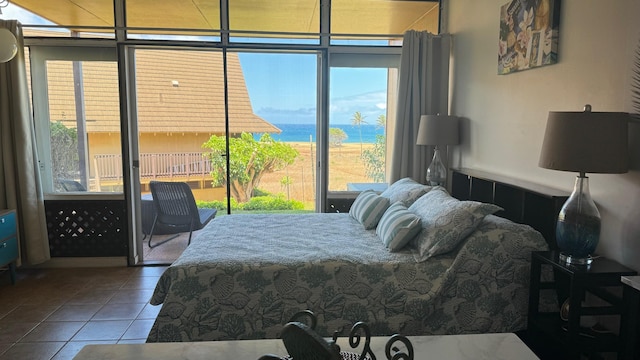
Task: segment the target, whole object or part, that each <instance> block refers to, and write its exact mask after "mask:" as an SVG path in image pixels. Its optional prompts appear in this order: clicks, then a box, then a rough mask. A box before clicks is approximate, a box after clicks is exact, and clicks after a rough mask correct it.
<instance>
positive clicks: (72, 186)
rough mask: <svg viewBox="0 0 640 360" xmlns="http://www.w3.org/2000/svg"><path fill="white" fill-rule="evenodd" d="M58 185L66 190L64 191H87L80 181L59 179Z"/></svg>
mask: <svg viewBox="0 0 640 360" xmlns="http://www.w3.org/2000/svg"><path fill="white" fill-rule="evenodd" d="M57 181H58V184H60V186H61V187H62V188H63V189H64V191H87V188H85V187H84V185H82V184H81V183H80V182H79V181H76V180H70V179H58V180H57Z"/></svg>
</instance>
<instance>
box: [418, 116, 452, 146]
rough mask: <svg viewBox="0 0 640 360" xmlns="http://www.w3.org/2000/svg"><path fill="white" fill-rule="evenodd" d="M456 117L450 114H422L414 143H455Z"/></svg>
mask: <svg viewBox="0 0 640 360" xmlns="http://www.w3.org/2000/svg"><path fill="white" fill-rule="evenodd" d="M459 142H460V136H459V135H458V117H456V116H450V115H422V116H420V125H419V126H418V137H417V138H416V145H456V144H458V143H459Z"/></svg>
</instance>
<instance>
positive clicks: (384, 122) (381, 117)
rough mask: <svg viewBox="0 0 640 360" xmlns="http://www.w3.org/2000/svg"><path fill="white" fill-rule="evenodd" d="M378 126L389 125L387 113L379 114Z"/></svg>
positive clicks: (384, 126)
mask: <svg viewBox="0 0 640 360" xmlns="http://www.w3.org/2000/svg"><path fill="white" fill-rule="evenodd" d="M376 127H379V128H383V129H384V128H386V127H387V116H386V115H385V114H380V115H378V118H377V119H376Z"/></svg>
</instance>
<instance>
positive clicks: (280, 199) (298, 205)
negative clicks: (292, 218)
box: [242, 195, 304, 210]
mask: <svg viewBox="0 0 640 360" xmlns="http://www.w3.org/2000/svg"><path fill="white" fill-rule="evenodd" d="M302 209H304V205H303V204H302V202H300V201H296V200H287V199H285V197H284V196H283V195H276V196H273V195H271V196H254V197H252V198H251V200H249V201H247V202H246V203H244V204H243V206H242V210H302Z"/></svg>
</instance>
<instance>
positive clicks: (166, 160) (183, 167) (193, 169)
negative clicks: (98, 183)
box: [94, 153, 211, 181]
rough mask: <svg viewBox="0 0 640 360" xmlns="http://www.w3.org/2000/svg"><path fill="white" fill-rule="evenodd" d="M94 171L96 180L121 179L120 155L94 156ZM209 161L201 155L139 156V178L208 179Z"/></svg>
mask: <svg viewBox="0 0 640 360" xmlns="http://www.w3.org/2000/svg"><path fill="white" fill-rule="evenodd" d="M94 169H95V171H96V173H95V177H96V179H98V180H111V181H113V180H120V179H122V156H121V155H95V156H94ZM210 173H211V161H210V160H208V159H206V158H205V157H204V156H203V154H202V153H175V154H169V153H159V154H140V178H141V179H158V178H175V177H179V178H182V179H184V178H186V179H189V178H192V177H201V178H203V177H208V176H210Z"/></svg>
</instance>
